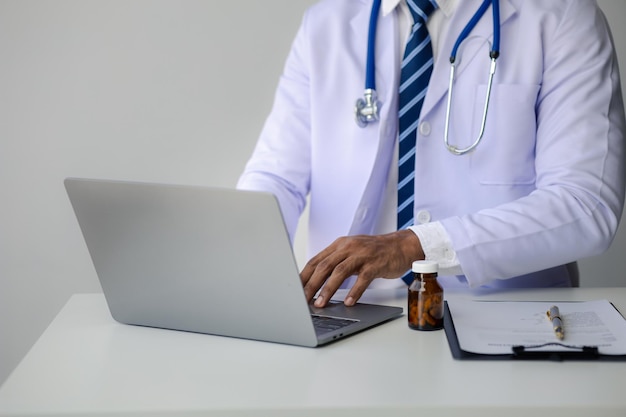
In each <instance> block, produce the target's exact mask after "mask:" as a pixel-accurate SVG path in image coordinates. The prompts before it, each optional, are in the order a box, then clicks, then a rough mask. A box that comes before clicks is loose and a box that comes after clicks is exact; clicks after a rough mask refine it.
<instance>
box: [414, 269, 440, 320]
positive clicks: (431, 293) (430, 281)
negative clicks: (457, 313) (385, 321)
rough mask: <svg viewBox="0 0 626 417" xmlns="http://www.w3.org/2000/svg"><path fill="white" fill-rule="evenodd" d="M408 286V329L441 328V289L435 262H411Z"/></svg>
mask: <svg viewBox="0 0 626 417" xmlns="http://www.w3.org/2000/svg"><path fill="white" fill-rule="evenodd" d="M412 269H413V283H412V284H411V285H410V286H409V306H408V307H409V308H408V309H409V327H410V328H411V329H415V330H439V329H442V328H443V288H441V286H440V285H439V283H438V282H437V274H438V269H439V266H438V264H437V262H432V261H415V262H413V268H412Z"/></svg>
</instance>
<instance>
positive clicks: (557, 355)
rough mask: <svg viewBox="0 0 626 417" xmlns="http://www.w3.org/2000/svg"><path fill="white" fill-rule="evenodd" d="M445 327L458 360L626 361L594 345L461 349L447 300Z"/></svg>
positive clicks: (621, 356)
mask: <svg viewBox="0 0 626 417" xmlns="http://www.w3.org/2000/svg"><path fill="white" fill-rule="evenodd" d="M616 310H617V309H616ZM443 327H444V332H445V334H446V338H447V339H448V345H449V347H450V353H451V354H452V357H453V358H454V359H457V360H495V361H497V360H550V361H566V360H567V361H570V360H574V361H610V362H623V361H626V355H604V354H601V353H599V352H598V348H597V347H594V346H585V347H581V348H574V349H571V350H566V351H562V350H554V351H552V350H549V351H548V350H541V351H538V350H535V349H534V347H535V346H514V347H513V348H512V349H511V353H510V354H483V353H474V352H468V351H465V350H463V349H461V345H460V343H459V339H458V337H457V332H456V329H455V327H454V320H453V319H452V314H451V312H450V308H449V306H448V302H447V301H445V302H444V315H443Z"/></svg>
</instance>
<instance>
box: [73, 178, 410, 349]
mask: <svg viewBox="0 0 626 417" xmlns="http://www.w3.org/2000/svg"><path fill="white" fill-rule="evenodd" d="M65 187H66V190H67V193H68V195H69V198H70V200H71V203H72V206H73V208H74V212H75V214H76V217H77V219H78V223H79V224H80V228H81V230H82V233H83V237H84V239H85V242H86V243H87V247H88V249H89V253H90V255H91V259H92V261H93V264H94V267H95V270H96V273H97V275H98V278H99V280H100V283H101V285H102V290H103V292H104V295H105V298H106V300H107V304H108V306H109V309H110V311H111V314H112V316H113V317H114V318H115V319H116V320H117V321H119V322H121V323H126V324H132V325H140V326H150V327H158V328H165V329H173V330H183V331H191V332H198V333H207V334H213V335H221V336H230V337H238V338H245V339H254V340H263V341H269V342H277V343H285V344H293V345H300V346H310V347H313V346H319V345H322V344H325V343H328V342H332V341H334V340H337V339H339V338H342V337H345V336H348V335H350V334H353V333H356V332H358V331H361V330H364V329H366V328H369V327H372V326H375V325H377V324H380V323H383V322H385V321H388V320H391V319H394V318H396V317H398V316H400V315H401V314H402V308H398V307H389V306H380V305H372V304H364V303H359V304H357V305H356V306H353V307H345V306H344V305H343V303H341V302H336V303H331V304H330V305H329V306H328V307H326V308H324V309H318V308H314V307H313V306H311V305H309V304H307V302H306V299H305V296H304V291H303V289H302V284H301V282H300V277H299V272H298V268H297V265H296V262H295V258H294V256H293V251H292V249H291V244H290V241H289V237H288V234H287V231H286V229H285V225H284V222H283V219H282V216H281V212H280V208H279V205H278V202H277V200H276V198H275V197H274V196H273V195H271V194H269V193H261V192H251V191H241V190H232V189H225V188H209V187H194V186H176V185H163V184H147V183H135V182H121V181H108V180H93V179H78V178H68V179H66V180H65ZM314 322H315V323H317V324H316V325H315V326H314ZM318 322H319V323H318Z"/></svg>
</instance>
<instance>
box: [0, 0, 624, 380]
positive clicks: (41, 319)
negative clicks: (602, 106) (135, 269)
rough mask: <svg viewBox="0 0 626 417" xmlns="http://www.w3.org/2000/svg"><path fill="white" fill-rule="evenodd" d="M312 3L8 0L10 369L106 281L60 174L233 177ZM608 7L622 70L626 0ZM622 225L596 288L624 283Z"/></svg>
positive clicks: (595, 267) (3, 19)
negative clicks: (57, 319) (76, 297)
mask: <svg viewBox="0 0 626 417" xmlns="http://www.w3.org/2000/svg"><path fill="white" fill-rule="evenodd" d="M313 2H314V0H264V1H259V0H239V1H228V0H227V1H221V2H218V1H213V0H169V1H167V0H107V1H104V0H55V1H43V0H40V1H34V0H0V195H1V201H0V382H1V381H3V380H4V379H5V378H6V377H7V376H8V374H9V372H10V371H11V370H12V369H13V368H14V367H15V366H16V364H17V363H18V361H19V360H20V359H21V358H22V356H23V355H24V354H25V353H26V352H27V350H28V349H29V347H30V346H31V345H32V343H34V341H35V340H36V339H37V337H38V336H39V335H40V334H41V332H42V331H43V330H44V329H45V327H46V326H47V325H48V324H49V323H50V321H51V320H52V319H53V317H54V315H55V314H56V313H57V312H58V311H59V309H60V308H61V307H62V306H63V304H64V303H65V302H66V301H67V299H68V297H69V296H70V295H71V294H73V293H77V292H94V291H100V288H99V285H98V283H97V279H96V277H95V273H94V271H93V267H92V266H91V263H90V261H89V256H88V254H87V251H86V248H85V245H84V243H83V240H82V237H81V235H80V232H79V229H78V226H77V224H76V220H75V218H74V215H73V213H72V210H71V208H70V205H69V202H68V201H67V197H66V195H65V191H64V189H63V184H62V181H63V179H64V178H65V177H67V176H87V177H103V178H116V179H133V180H146V181H160V182H170V183H184V184H206V185H220V186H234V184H235V182H236V180H237V177H238V175H239V173H240V172H241V170H242V169H243V166H244V163H245V161H246V159H247V158H248V156H249V154H250V152H251V150H252V147H253V146H254V143H255V141H256V138H257V135H258V133H259V131H260V129H261V126H262V123H263V120H264V118H265V116H266V115H267V113H268V111H269V108H270V105H271V101H272V98H273V92H274V89H275V87H276V83H277V81H278V76H279V74H280V72H281V69H282V66H283V63H284V59H285V57H286V54H287V52H288V49H289V46H290V43H291V40H292V38H293V35H294V34H295V31H296V29H297V26H298V24H299V22H300V17H301V14H302V12H303V10H304V9H305V7H306V6H308V5H309V4H312V3H313ZM601 5H602V7H603V8H604V9H605V10H606V11H607V12H608V13H607V14H608V18H609V20H610V21H611V22H612V26H613V30H614V34H615V37H616V41H617V44H618V47H619V48H620V55H621V57H622V58H621V61H622V64H623V65H622V67H626V33H625V32H624V27H623V24H622V22H623V20H624V16H626V3H625V2H623V0H604V1H601ZM364 36H365V34H364ZM622 73H624V71H622ZM623 78H624V79H625V80H626V76H624V75H623ZM359 94H360V92H355V98H356V97H357V96H358V95H359ZM625 228H626V226H624V225H623V226H622V228H621V231H620V235H619V237H618V240H617V241H616V244H615V246H614V247H613V248H612V249H611V250H610V251H609V253H608V254H606V255H604V256H602V257H598V258H596V259H590V260H585V261H584V262H582V265H581V270H582V272H583V284H584V285H603V286H609V285H618V286H623V285H624V284H625V283H626V281H625V279H624V275H623V273H622V270H623V269H624V267H625V266H626V260H624V259H623V254H624V253H626V251H625V248H626V232H624V229H625ZM301 236H302V235H300V237H299V239H298V242H297V245H298V248H299V251H300V252H299V253H301V247H302V238H301ZM300 259H302V255H300Z"/></svg>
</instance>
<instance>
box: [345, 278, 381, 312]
mask: <svg viewBox="0 0 626 417" xmlns="http://www.w3.org/2000/svg"><path fill="white" fill-rule="evenodd" d="M374 278H375V277H373V276H369V274H368V273H367V272H362V273H361V274H359V276H358V277H357V280H356V282H355V283H354V285H353V286H352V288H351V289H350V291H349V292H348V295H347V296H346V298H345V299H344V301H343V303H344V304H345V305H346V306H348V307H352V306H353V305H355V304H356V303H357V301H359V299H360V298H361V296H362V295H363V293H364V292H365V290H366V289H367V287H369V285H370V284H371V283H372V281H373V280H374Z"/></svg>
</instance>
